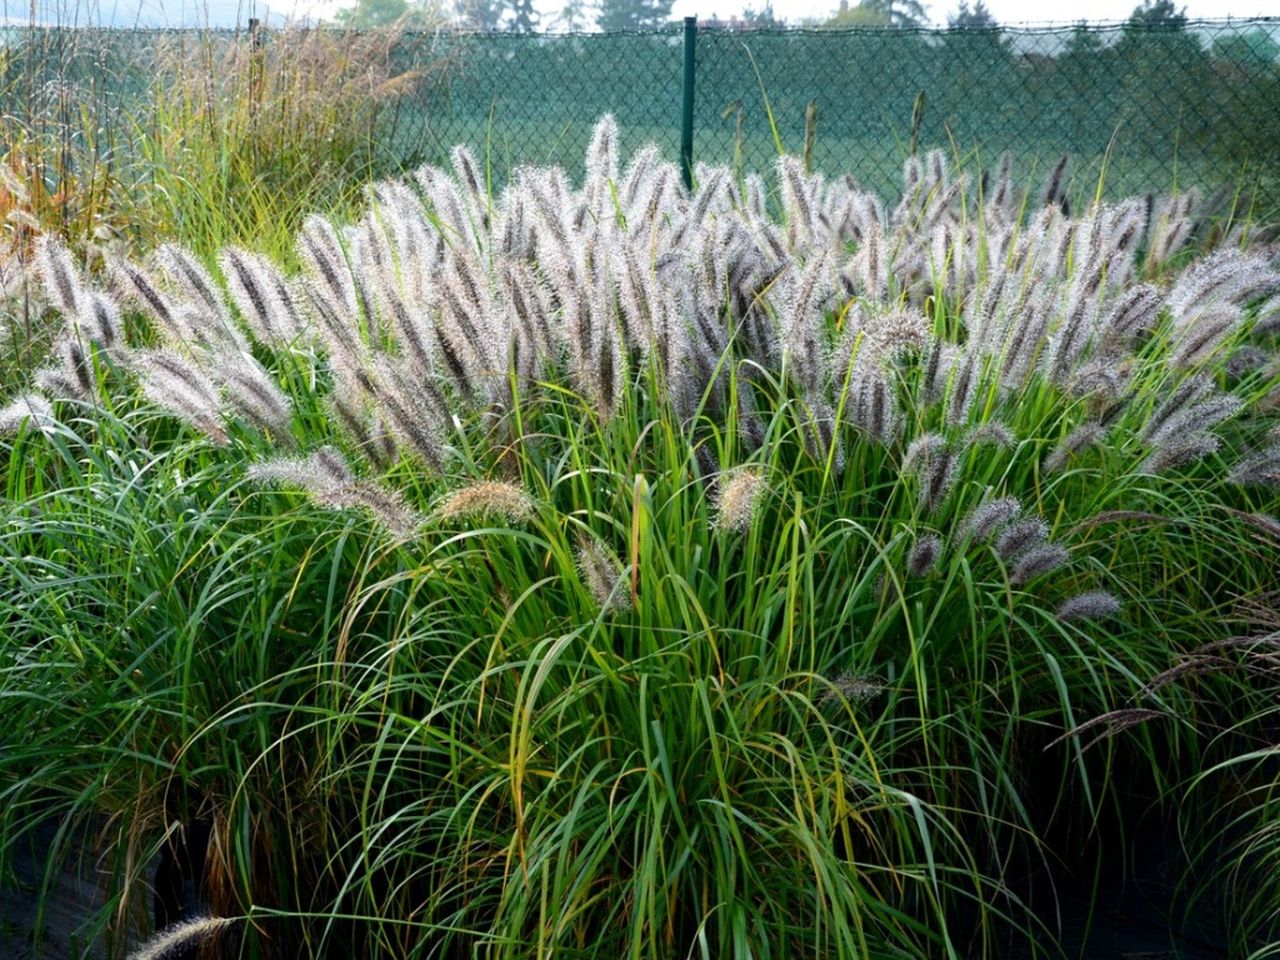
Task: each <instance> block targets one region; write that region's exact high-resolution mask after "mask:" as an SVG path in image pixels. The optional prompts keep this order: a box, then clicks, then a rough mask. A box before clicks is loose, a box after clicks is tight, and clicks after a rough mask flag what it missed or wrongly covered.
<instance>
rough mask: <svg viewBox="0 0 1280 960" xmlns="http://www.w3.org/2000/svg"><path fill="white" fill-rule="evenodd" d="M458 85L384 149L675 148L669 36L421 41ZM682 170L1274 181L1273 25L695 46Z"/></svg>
mask: <svg viewBox="0 0 1280 960" xmlns="http://www.w3.org/2000/svg"><path fill="white" fill-rule="evenodd" d="M436 42H437V43H439V44H440V45H441V47H442V49H447V50H448V53H449V55H450V56H451V58H452V59H453V61H454V62H455V63H456V64H457V65H458V66H457V69H456V70H455V71H453V72H451V73H450V75H449V76H448V78H447V80H446V81H445V82H444V83H441V84H438V85H436V86H434V87H433V88H431V89H428V90H423V91H421V92H420V93H419V94H418V96H417V97H416V98H415V99H414V101H413V103H412V105H411V106H410V108H409V109H410V111H411V112H410V114H409V115H406V116H405V117H404V118H403V119H404V121H405V122H404V123H403V124H402V126H401V128H400V130H399V133H398V136H399V138H400V143H401V144H402V147H401V151H402V152H403V154H404V155H406V156H408V155H413V156H414V158H415V159H421V160H429V161H438V160H439V159H440V158H441V157H442V156H444V155H445V154H446V152H447V148H448V146H449V145H450V144H452V143H455V142H465V143H468V144H470V145H472V147H473V148H476V149H483V150H484V151H485V155H486V157H487V158H488V160H489V163H490V168H491V170H492V171H493V174H494V175H495V177H496V178H498V179H501V178H502V177H504V176H505V175H506V174H507V172H508V171H509V170H510V168H511V167H512V166H513V165H515V164H519V163H546V162H550V163H559V164H562V165H564V166H565V167H566V169H569V170H571V171H573V170H576V169H577V168H578V167H579V166H580V164H581V157H582V152H583V150H584V148H585V146H586V143H587V140H588V138H589V135H590V130H591V126H592V123H593V121H594V119H595V118H596V117H597V116H598V115H599V114H601V113H603V112H605V111H610V112H612V113H613V114H615V116H617V118H618V121H619V123H620V124H621V126H622V129H623V131H624V136H625V137H626V140H627V143H626V146H630V147H634V146H637V145H639V144H641V143H644V142H647V141H654V142H657V143H658V144H659V145H661V146H662V147H663V149H664V152H666V153H667V154H668V155H669V156H671V157H673V158H674V157H675V156H676V155H677V153H678V150H679V143H680V107H681V93H682V90H681V86H682V85H681V47H682V38H681V36H680V35H679V34H678V33H674V32H671V33H658V34H642V35H635V34H632V35H607V36H603V35H578V36H556V37H548V36H512V35H505V36H504V35H464V36H456V37H451V38H447V39H446V40H439V39H437V41H436ZM694 106H695V111H694V117H695V119H694V158H695V160H698V161H702V162H707V163H727V164H731V165H734V166H736V167H738V168H739V169H742V170H763V169H767V168H768V167H770V166H771V164H772V163H773V161H774V159H775V158H776V156H777V154H778V152H779V150H780V149H781V150H786V151H788V152H793V153H802V152H805V151H806V150H807V152H808V156H809V157H810V162H811V166H812V167H813V169H815V170H821V171H824V172H826V173H828V174H842V173H851V174H853V175H854V176H855V177H856V178H857V179H858V180H860V181H861V182H863V183H864V184H867V185H869V186H873V187H875V188H878V189H880V190H881V191H884V192H886V193H889V194H892V193H893V192H894V190H895V189H896V188H897V187H898V184H899V183H900V176H901V170H902V163H903V160H904V158H905V157H906V156H907V155H908V154H909V153H910V152H911V151H912V150H913V149H916V148H921V149H923V148H926V147H933V146H940V147H943V148H945V149H947V150H948V151H949V152H951V153H952V154H953V155H955V156H956V157H957V158H958V159H960V160H961V161H963V162H968V163H976V164H981V165H988V164H990V163H991V162H993V161H994V160H995V158H996V157H997V156H998V155H999V154H1000V153H1001V152H1003V151H1005V150H1008V151H1010V152H1011V153H1012V154H1013V157H1014V159H1015V162H1016V164H1017V168H1018V169H1019V170H1020V171H1022V173H1023V174H1024V175H1025V176H1026V177H1028V178H1033V177H1035V176H1036V175H1037V174H1039V173H1043V172H1044V171H1045V170H1046V169H1047V168H1048V167H1051V166H1052V165H1053V164H1055V163H1056V162H1057V161H1058V159H1059V158H1060V157H1061V155H1062V154H1064V153H1070V154H1072V156H1073V178H1074V181H1075V186H1076V188H1077V189H1078V190H1084V191H1088V192H1092V190H1093V189H1096V187H1097V185H1098V183H1099V182H1100V180H1101V182H1102V183H1103V185H1104V189H1105V190H1106V191H1107V192H1129V193H1132V192H1144V191H1148V190H1167V189H1169V188H1171V187H1173V186H1175V185H1177V186H1186V185H1190V184H1193V183H1195V184H1199V185H1201V186H1215V185H1217V184H1218V183H1221V182H1224V181H1225V182H1232V183H1240V182H1246V181H1251V180H1254V179H1256V178H1257V177H1258V176H1259V175H1264V176H1265V175H1268V174H1269V175H1271V176H1274V171H1275V169H1276V167H1277V165H1278V164H1280V18H1277V19H1259V20H1241V21H1223V22H1191V23H1187V24H1185V26H1183V27H1181V28H1178V29H1172V28H1169V27H1167V26H1160V25H1153V26H1146V27H1137V26H1131V25H1126V26H1106V27H1068V28H1054V29H1017V30H1013V29H1002V30H990V31H987V30H981V31H978V30H904V29H855V30H767V31H766V30H741V31H734V30H725V29H714V28H712V29H707V28H702V29H699V30H698V33H697V39H696V71H695V103H694Z"/></svg>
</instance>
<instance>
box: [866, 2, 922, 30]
mask: <svg viewBox="0 0 1280 960" xmlns="http://www.w3.org/2000/svg"><path fill="white" fill-rule="evenodd" d="M862 6H864V7H868V8H870V9H871V10H874V11H878V12H880V13H883V14H884V15H885V17H886V18H887V19H888V21H889V26H891V27H922V26H924V25H925V24H926V23H928V22H929V13H928V10H927V8H926V7H925V5H924V3H923V2H922V0H863V2H862Z"/></svg>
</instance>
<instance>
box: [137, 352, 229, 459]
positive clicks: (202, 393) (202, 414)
mask: <svg viewBox="0 0 1280 960" xmlns="http://www.w3.org/2000/svg"><path fill="white" fill-rule="evenodd" d="M127 362H128V365H129V367H130V368H132V369H133V370H134V372H136V373H137V375H138V379H139V381H140V382H141V384H142V392H143V394H145V395H146V397H147V399H148V400H150V401H151V402H152V403H154V404H156V405H157V406H159V407H162V408H164V410H165V411H167V412H168V413H171V414H173V416H175V417H177V418H178V419H179V420H183V421H185V422H187V423H189V424H191V426H193V427H195V428H196V429H197V430H199V431H201V432H202V433H204V434H206V435H207V436H208V437H209V439H210V440H212V441H213V442H214V443H215V444H217V445H219V446H222V445H224V444H226V443H227V431H226V429H225V428H224V427H223V425H222V404H221V402H220V401H219V399H218V388H217V387H216V386H215V385H214V383H213V381H212V380H211V379H210V378H209V376H208V375H207V374H206V373H205V372H204V371H203V370H201V369H200V368H199V367H197V366H196V365H195V364H194V363H192V362H191V361H189V360H186V359H184V358H183V357H181V356H179V355H178V354H176V353H174V352H173V351H171V350H136V351H133V352H131V353H130V354H129V357H128V361H127Z"/></svg>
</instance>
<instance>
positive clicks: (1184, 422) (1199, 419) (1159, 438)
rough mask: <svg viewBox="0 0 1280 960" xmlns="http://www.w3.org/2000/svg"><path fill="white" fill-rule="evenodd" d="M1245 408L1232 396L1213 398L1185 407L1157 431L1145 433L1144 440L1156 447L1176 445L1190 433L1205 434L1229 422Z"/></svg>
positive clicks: (1223, 395)
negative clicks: (1226, 421)
mask: <svg viewBox="0 0 1280 960" xmlns="http://www.w3.org/2000/svg"><path fill="white" fill-rule="evenodd" d="M1243 407H1244V402H1243V401H1241V400H1240V398H1239V397H1235V396H1232V395H1231V394H1220V395H1218V396H1213V397H1210V398H1208V399H1207V400H1201V401H1200V402H1198V403H1193V404H1189V405H1186V406H1184V407H1183V408H1182V409H1180V410H1178V411H1177V412H1175V413H1173V414H1171V415H1170V416H1168V417H1166V418H1165V419H1164V420H1163V422H1162V423H1161V424H1160V425H1159V427H1157V428H1156V429H1155V430H1150V429H1148V430H1146V431H1144V434H1143V438H1144V439H1146V440H1148V441H1149V442H1150V443H1153V444H1155V445H1156V446H1164V445H1166V444H1169V443H1174V442H1176V441H1177V440H1178V439H1179V438H1181V437H1185V436H1186V435H1187V434H1188V433H1200V432H1204V431H1206V430H1209V429H1210V428H1212V427H1215V426H1217V425H1218V424H1219V423H1221V422H1222V421H1224V420H1229V419H1230V418H1232V417H1234V416H1235V415H1236V414H1237V413H1239V412H1240V410H1241V409H1242V408H1243ZM1148 426H1149V425H1148Z"/></svg>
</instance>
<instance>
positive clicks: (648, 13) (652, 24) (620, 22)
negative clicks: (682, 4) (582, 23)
mask: <svg viewBox="0 0 1280 960" xmlns="http://www.w3.org/2000/svg"><path fill="white" fill-rule="evenodd" d="M673 2H674V0H603V2H602V3H601V4H600V15H599V16H598V17H597V18H596V24H597V25H598V26H599V27H600V29H601V30H604V31H605V32H606V33H614V32H621V31H625V30H658V29H661V28H662V27H665V26H667V24H668V23H669V22H670V21H671V5H672V3H673Z"/></svg>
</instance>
